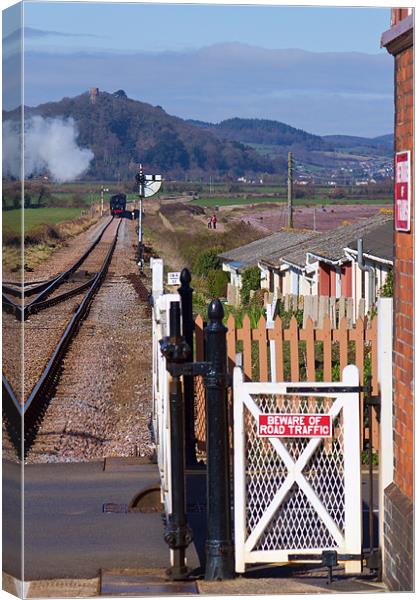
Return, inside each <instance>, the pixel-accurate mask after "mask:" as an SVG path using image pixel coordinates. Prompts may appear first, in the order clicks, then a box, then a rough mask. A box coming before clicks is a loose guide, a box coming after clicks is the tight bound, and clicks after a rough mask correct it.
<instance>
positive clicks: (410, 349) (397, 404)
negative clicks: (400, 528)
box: [394, 47, 414, 498]
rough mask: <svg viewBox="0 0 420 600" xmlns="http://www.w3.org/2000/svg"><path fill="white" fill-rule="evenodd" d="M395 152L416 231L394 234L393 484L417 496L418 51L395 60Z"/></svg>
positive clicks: (397, 57)
mask: <svg viewBox="0 0 420 600" xmlns="http://www.w3.org/2000/svg"><path fill="white" fill-rule="evenodd" d="M395 75H396V81H395V83H396V88H395V150H396V152H399V151H402V150H411V177H412V189H411V230H410V232H408V233H404V232H397V231H396V232H395V234H394V242H395V265H394V267H395V268H394V274H395V275H394V281H395V293H394V302H395V304H394V309H395V317H394V410H395V433H394V436H395V437H394V453H395V454H394V456H395V459H394V481H395V484H396V485H397V486H398V487H399V488H400V490H401V491H402V492H403V493H404V494H406V495H407V496H408V497H409V498H413V458H414V448H413V417H414V415H413V375H414V371H413V367H414V365H413V361H414V330H413V328H414V322H413V318H414V314H413V310H414V201H413V200H414V185H413V179H414V148H413V48H412V47H411V48H408V49H407V50H404V51H403V52H401V53H399V54H397V55H396V57H395Z"/></svg>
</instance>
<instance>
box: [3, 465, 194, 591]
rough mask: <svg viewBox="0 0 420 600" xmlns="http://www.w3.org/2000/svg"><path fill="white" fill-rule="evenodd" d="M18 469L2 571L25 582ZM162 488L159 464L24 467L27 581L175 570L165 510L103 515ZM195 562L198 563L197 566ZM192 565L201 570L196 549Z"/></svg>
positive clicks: (12, 471) (7, 482)
mask: <svg viewBox="0 0 420 600" xmlns="http://www.w3.org/2000/svg"><path fill="white" fill-rule="evenodd" d="M18 469H19V466H18V465H16V464H13V463H10V462H4V463H3V478H4V480H3V510H4V524H5V526H4V528H3V552H4V554H3V571H5V572H7V573H8V574H10V575H13V576H14V577H17V578H19V579H20V577H19V573H20V571H19V558H18V557H19V552H18V549H17V548H16V549H15V551H13V548H15V547H16V544H15V540H14V535H13V531H16V530H18V527H19V520H18V519H19V501H18V500H19V487H18V484H17V481H18ZM158 482H159V476H158V470H157V467H156V465H142V466H141V469H137V470H136V471H125V470H112V471H104V470H103V461H98V462H88V463H66V464H63V463H61V464H40V465H26V466H25V482H24V489H25V498H24V508H25V520H24V531H25V554H24V569H25V572H24V579H25V580H26V581H28V580H36V579H50V578H60V577H69V578H89V577H95V576H96V575H98V573H99V570H100V569H107V568H108V569H109V568H115V567H119V568H149V567H154V568H162V570H163V569H165V568H167V567H168V566H169V549H168V546H167V545H166V543H165V542H164V540H163V531H164V527H163V522H162V516H161V513H160V512H155V513H104V512H103V505H104V504H106V503H118V504H121V503H122V504H129V503H130V501H131V500H132V498H133V497H134V496H136V494H137V493H139V492H140V491H141V490H142V489H144V488H146V487H148V486H151V485H154V484H156V483H158ZM194 561H195V563H196V564H195V565H194ZM189 563H190V564H191V565H192V566H193V565H194V566H197V561H196V558H195V553H194V551H193V550H192V551H191V552H190V556H189Z"/></svg>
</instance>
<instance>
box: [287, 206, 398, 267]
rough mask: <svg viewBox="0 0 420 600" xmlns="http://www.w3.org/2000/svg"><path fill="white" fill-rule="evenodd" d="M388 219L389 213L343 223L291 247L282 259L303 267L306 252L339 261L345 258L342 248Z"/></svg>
mask: <svg viewBox="0 0 420 600" xmlns="http://www.w3.org/2000/svg"><path fill="white" fill-rule="evenodd" d="M388 221H392V216H391V215H384V214H378V215H374V216H373V217H369V218H367V219H363V220H361V221H357V223H351V224H350V225H343V226H341V227H338V228H337V229H332V230H330V231H327V232H325V233H323V234H322V235H319V236H318V237H316V238H314V239H309V240H307V241H306V242H305V243H303V244H301V245H299V246H298V247H296V248H293V249H292V250H291V251H290V252H287V253H285V254H284V255H283V257H282V259H283V261H285V262H287V263H291V264H294V265H297V266H299V267H304V266H305V264H306V255H307V253H308V252H310V253H312V254H315V255H316V256H319V257H320V258H324V259H325V260H330V261H334V262H336V261H340V260H343V259H345V258H346V255H345V252H344V248H346V247H349V244H350V243H351V242H353V241H354V240H357V239H358V238H359V237H362V238H363V239H364V238H365V236H366V234H368V233H369V232H370V231H372V230H374V229H375V228H378V227H380V226H382V225H384V224H385V223H387V222H388ZM356 245H357V241H356Z"/></svg>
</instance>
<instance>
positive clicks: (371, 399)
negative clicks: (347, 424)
mask: <svg viewBox="0 0 420 600" xmlns="http://www.w3.org/2000/svg"><path fill="white" fill-rule="evenodd" d="M365 403H366V406H374V407H378V406H381V397H380V396H365Z"/></svg>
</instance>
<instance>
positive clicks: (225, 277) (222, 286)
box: [207, 269, 229, 298]
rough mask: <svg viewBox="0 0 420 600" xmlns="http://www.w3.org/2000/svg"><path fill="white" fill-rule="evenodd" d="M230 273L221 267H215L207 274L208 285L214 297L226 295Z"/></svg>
mask: <svg viewBox="0 0 420 600" xmlns="http://www.w3.org/2000/svg"><path fill="white" fill-rule="evenodd" d="M228 281H229V274H228V273H226V271H222V270H221V269H217V270H216V269H213V270H211V271H209V272H208V274H207V287H208V290H209V293H210V295H211V296H212V297H213V298H220V297H223V298H224V297H226V288H227V284H228Z"/></svg>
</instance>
